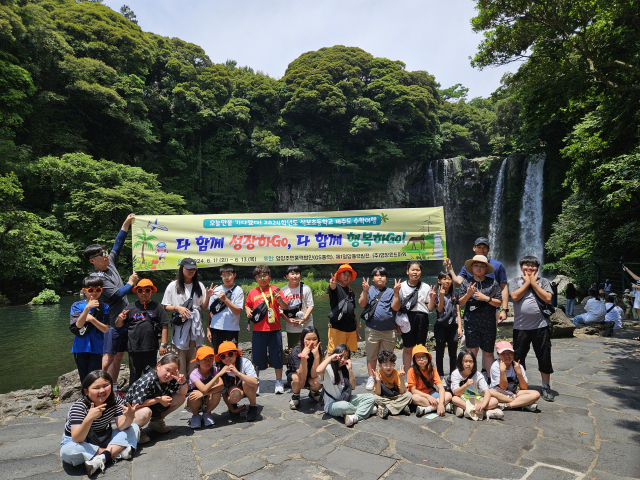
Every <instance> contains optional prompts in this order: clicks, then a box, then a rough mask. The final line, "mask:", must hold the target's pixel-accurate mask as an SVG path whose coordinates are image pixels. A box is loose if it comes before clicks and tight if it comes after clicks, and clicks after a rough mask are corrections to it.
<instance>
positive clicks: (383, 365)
mask: <svg viewBox="0 0 640 480" xmlns="http://www.w3.org/2000/svg"><path fill="white" fill-rule="evenodd" d="M380 366H381V367H383V368H393V367H395V366H396V362H393V363H391V362H385V363H381V364H380Z"/></svg>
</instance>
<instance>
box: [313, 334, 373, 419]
mask: <svg viewBox="0 0 640 480" xmlns="http://www.w3.org/2000/svg"><path fill="white" fill-rule="evenodd" d="M316 372H317V373H318V375H319V376H320V377H321V379H322V386H323V388H324V411H325V412H326V413H328V414H329V415H332V416H334V417H344V424H345V425H346V426H347V427H353V426H354V425H355V424H356V423H358V422H359V421H362V420H364V419H366V418H368V417H369V416H370V415H372V414H375V413H376V412H377V411H378V409H377V407H376V406H375V398H374V397H373V394H371V393H361V394H352V393H351V391H352V390H353V389H354V388H356V375H355V373H353V369H352V367H351V350H350V349H349V347H348V346H347V345H345V344H344V343H341V344H339V345H337V346H336V348H335V349H334V350H333V351H332V352H331V353H330V354H329V355H327V358H325V359H324V361H323V362H322V363H321V364H320V365H318V368H317V369H316Z"/></svg>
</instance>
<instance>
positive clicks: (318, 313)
mask: <svg viewBox="0 0 640 480" xmlns="http://www.w3.org/2000/svg"><path fill="white" fill-rule="evenodd" d="M252 280H253V279H251V281H252ZM423 281H426V282H427V283H430V284H435V279H433V278H424V277H423ZM203 283H205V284H206V285H208V284H209V283H207V281H203ZM237 283H240V282H237ZM387 286H388V287H393V280H390V281H389V282H387ZM352 287H353V289H354V291H355V293H356V299H357V298H358V295H359V294H360V292H361V291H362V283H361V281H360V277H358V279H356V281H355V282H354V283H353V284H352ZM162 292H164V287H163V288H158V293H156V294H155V295H154V296H153V300H156V301H158V302H159V301H161V300H162ZM81 298H82V297H80V296H70V297H62V298H61V299H60V303H57V304H55V305H38V306H29V305H20V306H15V307H13V306H12V307H0V325H2V329H1V330H0V345H2V347H3V348H2V349H3V354H2V365H4V368H2V369H0V393H7V392H10V391H13V390H19V389H30V388H40V387H42V386H43V385H52V386H55V385H56V383H57V380H58V377H59V376H60V375H62V374H64V373H67V372H70V371H72V370H74V369H75V368H76V365H75V362H74V360H73V354H72V353H71V345H72V343H73V339H74V336H73V334H72V333H71V332H70V331H69V312H70V310H71V304H73V302H76V301H78V300H80V299H81ZM135 299H136V296H135V295H133V294H132V295H129V301H130V302H131V301H135ZM313 300H314V303H315V307H314V309H313V319H314V321H313V323H314V325H315V326H316V328H317V329H318V331H319V332H320V338H321V340H322V343H323V345H325V346H326V341H327V325H328V319H327V314H328V313H329V310H330V309H329V296H328V295H322V296H318V297H314V299H313ZM357 311H358V315H359V312H360V309H359V308H358V309H357ZM281 324H282V329H283V331H284V328H285V326H284V320H283V321H282V322H281ZM431 324H433V319H432V320H431ZM246 326H247V318H246V316H245V314H244V312H243V313H241V315H240V342H249V341H251V333H250V332H247V331H246ZM360 333H361V335H363V334H364V331H363V330H361V331H360ZM128 362H129V360H128V358H127V355H126V354H125V356H124V358H123V363H125V364H128Z"/></svg>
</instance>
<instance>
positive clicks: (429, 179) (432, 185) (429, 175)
mask: <svg viewBox="0 0 640 480" xmlns="http://www.w3.org/2000/svg"><path fill="white" fill-rule="evenodd" d="M427 182H428V184H429V192H430V194H431V206H432V207H437V206H438V203H437V200H436V178H435V176H434V174H433V163H430V164H429V169H428V170H427Z"/></svg>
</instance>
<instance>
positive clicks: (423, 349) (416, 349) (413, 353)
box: [411, 345, 433, 362]
mask: <svg viewBox="0 0 640 480" xmlns="http://www.w3.org/2000/svg"><path fill="white" fill-rule="evenodd" d="M418 353H426V354H427V358H428V359H429V361H430V362H431V359H432V358H433V357H432V356H431V354H430V353H429V350H427V347H425V346H424V345H416V346H415V347H413V350H411V358H413V357H415V356H416V354H418Z"/></svg>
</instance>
